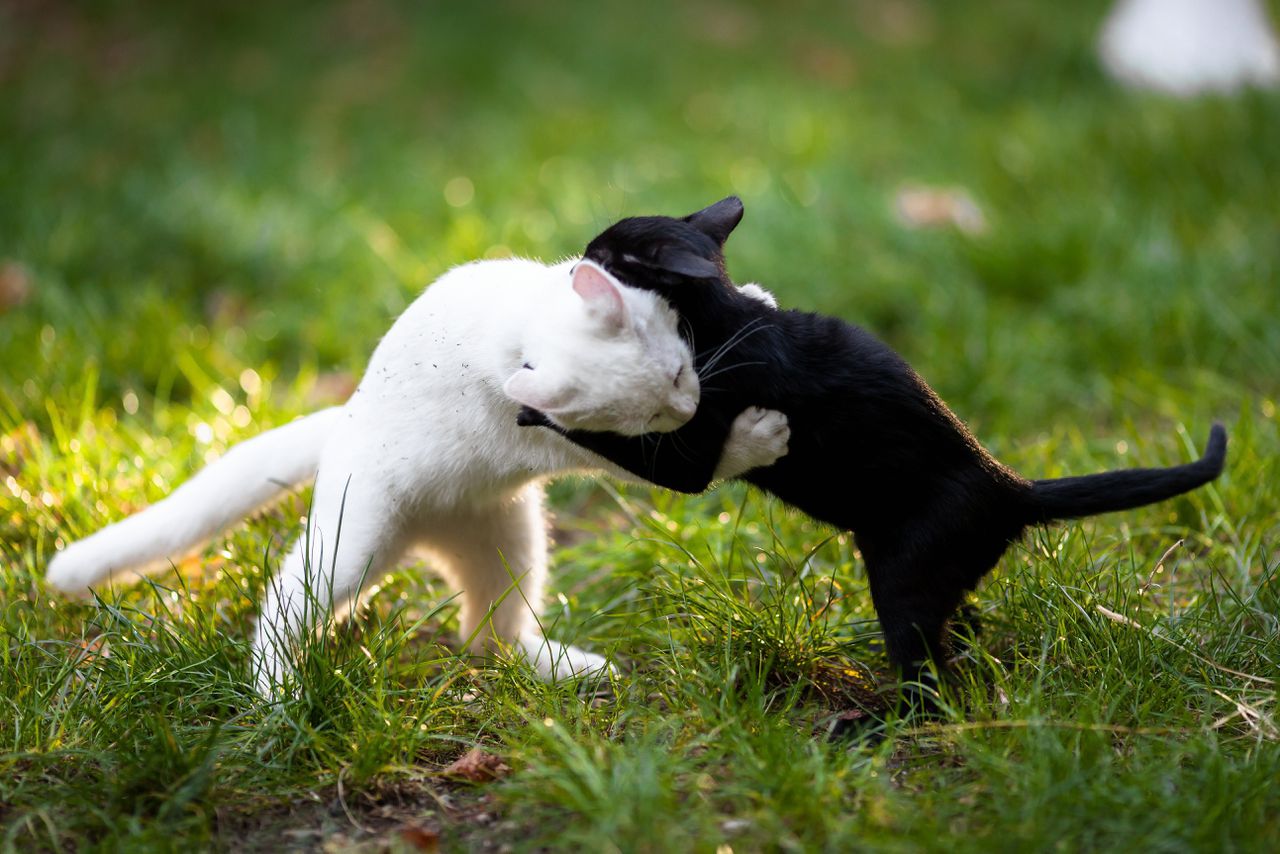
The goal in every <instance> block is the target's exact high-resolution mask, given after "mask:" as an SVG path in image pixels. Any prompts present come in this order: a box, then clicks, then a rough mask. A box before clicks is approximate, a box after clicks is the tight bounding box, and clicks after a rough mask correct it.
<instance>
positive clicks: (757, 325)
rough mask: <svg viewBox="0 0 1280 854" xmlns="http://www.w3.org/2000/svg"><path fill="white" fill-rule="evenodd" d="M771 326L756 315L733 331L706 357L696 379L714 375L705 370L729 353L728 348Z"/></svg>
mask: <svg viewBox="0 0 1280 854" xmlns="http://www.w3.org/2000/svg"><path fill="white" fill-rule="evenodd" d="M772 328H773V324H772V323H766V322H765V319H764V318H762V317H757V318H755V319H754V320H752V321H751V322H750V323H748V324H746V325H745V326H743V327H742V328H741V329H739V330H738V331H737V332H735V333H733V335H731V336H729V338H728V339H727V340H726V341H725V342H724V343H723V344H721V345H720V346H719V347H718V348H717V349H716V351H715V352H714V353H713V354H712V355H711V358H709V359H707V361H706V363H705V364H704V365H703V366H702V370H700V371H698V380H699V381H701V380H702V379H703V378H704V377H706V376H714V373H712V374H707V373H706V372H708V371H712V370H713V369H714V368H715V366H716V365H717V364H719V362H720V360H721V359H723V358H724V357H725V356H727V355H728V354H729V351H730V350H732V349H733V348H734V347H737V346H738V345H739V344H741V343H742V342H743V341H745V340H746V339H747V338H748V337H749V336H751V335H754V334H756V333H757V332H763V331H764V330H766V329H772Z"/></svg>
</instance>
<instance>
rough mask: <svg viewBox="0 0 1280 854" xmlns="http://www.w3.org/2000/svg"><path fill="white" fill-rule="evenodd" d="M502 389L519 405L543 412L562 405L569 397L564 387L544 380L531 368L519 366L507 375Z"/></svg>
mask: <svg viewBox="0 0 1280 854" xmlns="http://www.w3.org/2000/svg"><path fill="white" fill-rule="evenodd" d="M502 391H503V392H504V393H505V394H506V395H507V397H509V398H511V399H512V400H514V401H515V402H516V403H518V404H520V405H521V406H531V407H533V408H534V409H540V410H542V411H544V412H545V411H547V410H555V409H558V408H560V407H562V406H564V404H565V402H566V399H567V398H568V397H569V394H568V391H567V390H566V389H564V388H560V387H558V386H557V385H556V384H555V383H551V382H548V381H546V380H544V379H543V378H542V376H541V375H540V374H539V373H538V372H537V371H535V370H533V369H532V368H521V369H520V370H518V371H516V372H515V373H514V374H512V375H511V376H510V377H508V378H507V381H506V382H505V383H503V385H502Z"/></svg>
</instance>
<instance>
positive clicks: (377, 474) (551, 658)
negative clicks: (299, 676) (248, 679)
mask: <svg viewBox="0 0 1280 854" xmlns="http://www.w3.org/2000/svg"><path fill="white" fill-rule="evenodd" d="M766 296H767V295H766ZM760 298H762V299H763V298H764V297H763V296H762V297H760ZM677 320H678V318H677V316H676V314H675V313H674V312H673V311H672V310H671V309H670V308H669V307H668V306H667V304H666V303H665V302H664V301H663V300H662V299H661V298H659V297H657V296H655V295H654V294H653V293H652V292H649V291H642V290H637V289H633V288H629V287H626V286H624V285H622V284H620V283H619V282H618V281H617V280H616V279H613V277H612V276H610V275H609V274H608V273H607V272H605V271H604V270H603V269H602V268H600V267H598V266H596V265H594V264H592V263H591V262H587V261H580V262H577V263H576V264H575V263H574V262H572V261H567V262H563V263H561V264H557V265H555V266H546V265H543V264H540V263H537V262H534V261H525V260H504V261H483V262H476V263H472V264H468V265H465V266H462V267H458V268H456V269H454V270H452V271H450V272H449V273H447V274H446V275H445V276H443V277H442V278H441V279H440V280H438V281H437V282H436V283H435V284H433V285H432V286H431V287H430V288H429V289H428V290H427V291H426V292H425V293H424V294H423V295H422V296H420V297H419V298H418V299H417V300H416V301H415V302H414V303H413V304H412V305H411V306H410V307H409V308H408V309H407V310H406V311H405V312H404V314H403V315H401V317H400V318H399V319H398V320H397V321H396V322H395V324H394V325H393V326H392V327H391V330H390V331H389V332H388V333H387V335H386V337H385V338H383V340H382V342H381V343H380V344H379V345H378V347H377V349H376V350H375V352H374V354H373V357H372V358H371V359H370V361H369V366H368V368H367V370H366V372H365V375H364V378H363V379H362V380H361V382H360V386H359V387H358V388H357V389H356V391H355V393H354V394H353V395H352V397H351V399H350V400H348V401H347V403H346V404H344V405H343V406H339V407H334V408H331V409H326V410H323V411H321V412H317V413H315V414H313V415H310V416H308V417H306V418H302V419H299V420H297V421H294V422H292V423H291V424H287V425H285V426H283V427H279V428H277V429H275V430H269V431H267V432H265V433H263V434H261V435H259V436H257V437H255V438H253V439H249V440H247V441H245V442H242V443H241V444H239V445H237V446H235V447H234V448H232V449H231V450H230V451H228V452H227V453H226V455H224V456H223V457H222V458H221V459H219V460H217V461H216V462H214V463H213V464H211V465H209V466H208V467H206V468H205V469H203V470H202V471H200V472H199V473H198V474H197V475H196V476H195V477H193V478H192V479H191V480H190V481H189V482H188V483H186V484H184V485H183V486H182V487H180V488H179V489H177V490H176V491H175V492H174V493H173V494H172V495H170V496H169V497H168V498H166V499H164V500H163V501H160V502H159V503H157V504H155V505H153V506H152V507H150V508H148V509H146V510H144V511H142V512H140V513H138V514H136V515H134V516H131V517H129V518H127V519H125V520H123V521H121V522H118V523H116V524H114V525H111V526H109V527H107V528H105V529H103V530H101V531H99V532H98V533H96V534H94V535H92V536H90V537H88V538H86V539H84V540H81V541H79V542H75V543H72V544H71V545H69V546H68V547H67V548H66V549H65V550H64V551H62V552H60V553H59V554H58V555H57V556H56V557H55V558H54V559H53V561H52V562H51V563H50V565H49V569H48V573H47V578H48V581H49V583H50V584H52V585H53V586H55V587H57V588H59V589H61V590H64V591H68V592H81V593H84V592H87V591H88V589H89V588H90V587H91V586H93V585H97V584H100V583H103V582H106V581H109V580H121V579H126V578H130V577H134V576H137V575H139V574H142V573H147V572H152V571H155V570H158V569H163V568H165V567H167V566H169V565H170V563H171V562H172V561H175V560H178V559H180V558H182V557H184V556H186V555H188V554H190V553H192V552H194V551H196V550H197V549H198V548H199V547H200V546H201V545H202V544H203V543H205V542H206V541H208V540H209V539H210V538H211V537H213V536H214V535H215V534H217V533H218V532H219V531H220V530H222V529H223V528H224V527H226V526H227V525H228V524H230V523H232V522H235V521H237V520H239V519H242V518H244V517H245V516H247V515H249V514H251V513H253V512H254V511H255V510H258V509H259V508H261V507H263V506H264V505H266V504H267V503H269V502H270V501H272V500H273V499H275V498H277V497H279V496H280V495H281V494H282V493H283V492H285V491H286V490H287V489H289V488H290V487H292V486H295V485H297V484H301V483H304V482H306V481H307V480H309V479H310V478H311V477H313V476H315V479H316V483H315V491H314V497H313V499H312V506H311V512H310V518H309V519H308V520H307V527H306V532H305V533H304V535H303V536H302V537H301V538H300V539H299V541H298V543H297V544H296V545H295V546H294V548H293V550H292V551H291V552H290V553H289V555H288V557H287V558H286V559H285V561H284V564H283V566H282V568H281V569H280V572H279V573H278V575H277V577H276V578H274V579H273V580H272V582H271V584H270V585H269V591H268V594H267V598H266V601H265V602H264V603H263V605H262V610H261V614H260V616H259V620H258V628H257V632H256V636H255V639H254V661H255V667H256V677H257V682H258V687H259V690H260V691H261V692H262V693H263V694H265V695H271V694H273V693H275V692H278V691H279V690H280V688H281V687H282V685H283V684H284V682H285V680H286V678H287V677H288V676H289V675H290V674H291V672H292V660H293V658H292V651H293V647H294V646H295V645H296V640H297V639H298V638H300V637H303V636H304V635H305V634H306V633H308V632H314V631H316V630H317V629H319V628H320V627H322V626H323V625H324V624H325V622H326V621H327V619H328V617H329V615H330V614H331V613H339V614H340V613H342V612H344V611H346V610H348V609H349V608H350V607H351V606H352V605H353V604H354V603H355V601H356V599H357V597H358V596H359V594H360V590H361V588H362V587H363V585H364V581H365V579H374V578H379V577H381V575H382V574H383V573H384V572H385V571H386V570H387V568H389V567H390V566H392V565H394V564H395V563H396V562H397V561H398V560H400V559H401V558H402V557H403V556H404V555H405V554H406V553H415V554H419V555H422V556H424V557H426V558H427V560H428V561H429V562H430V563H431V564H432V565H433V566H434V567H435V568H437V569H438V570H439V571H440V572H441V573H442V574H443V576H444V577H445V578H446V579H447V580H448V581H449V582H450V583H451V585H452V586H453V587H454V588H455V589H457V590H458V591H459V592H460V594H461V597H460V598H461V624H462V626H461V629H462V632H461V634H462V638H463V639H464V641H466V640H468V639H470V642H471V649H472V650H473V651H476V652H491V651H493V650H495V648H499V647H502V646H506V647H509V648H511V649H512V650H513V651H515V652H517V653H518V654H520V655H522V656H524V657H525V658H526V659H527V660H528V661H529V662H530V663H531V664H532V665H533V666H534V667H535V668H536V670H537V671H538V673H539V674H541V675H542V676H544V677H546V678H555V677H556V676H569V675H582V674H586V673H591V672H597V671H600V670H601V669H602V668H604V667H606V664H605V662H604V660H603V659H602V658H600V657H599V656H596V655H593V654H590V653H586V652H583V651H581V650H577V649H574V648H573V647H564V646H561V645H559V644H557V643H555V642H554V641H551V640H549V639H547V638H545V637H543V636H542V633H541V630H540V628H539V625H538V622H537V620H536V619H535V615H536V614H537V613H538V611H539V607H540V604H541V600H542V588H543V582H544V580H545V577H546V551H547V542H546V521H545V519H544V517H543V510H542V481H543V479H545V478H546V477H547V476H548V475H555V474H560V473H565V472H574V471H584V470H599V469H606V470H609V471H611V472H613V473H614V474H617V475H619V476H623V477H630V476H629V475H626V474H625V473H623V472H620V471H618V470H617V469H614V468H613V467H612V465H611V464H609V463H607V462H606V461H604V460H602V459H601V458H599V457H596V456H594V455H593V454H591V453H589V452H586V451H583V450H581V449H579V448H578V447H577V446H575V445H572V444H570V443H569V442H567V441H566V440H564V439H562V438H561V437H560V436H558V435H557V434H555V433H554V432H553V431H550V430H532V429H526V428H521V427H518V426H517V424H516V414H517V411H518V410H519V408H520V406H522V405H525V406H531V407H533V408H535V409H538V410H541V411H542V412H545V413H546V414H547V415H548V416H549V417H550V418H551V419H553V420H554V421H556V422H557V423H558V424H560V425H562V426H564V427H566V428H581V429H588V430H605V431H612V432H617V433H624V434H627V435H638V434H641V433H647V432H661V431H669V430H674V429H675V428H677V427H679V426H681V425H682V424H684V423H685V422H686V421H688V420H689V418H691V417H692V416H693V414H694V411H695V409H696V406H697V402H698V395H699V385H698V378H697V375H696V374H695V372H694V370H693V368H692V359H691V356H690V353H689V349H688V347H687V346H686V345H685V343H684V341H683V340H682V339H681V337H680V335H679V334H678V332H677V329H676V324H677ZM788 436H789V430H788V428H787V422H786V418H785V417H784V416H782V415H781V414H780V413H777V412H767V411H765V410H759V409H749V410H747V411H745V412H743V413H742V414H741V415H740V416H739V417H738V419H737V421H736V422H735V424H734V429H733V432H732V435H731V436H730V439H729V441H728V442H727V443H726V445H725V447H724V450H723V453H722V456H721V461H720V469H718V470H717V475H718V476H720V477H729V476H732V475H736V474H740V473H741V472H743V471H746V470H748V469H751V468H755V467H757V466H763V465H769V464H771V463H773V462H774V461H775V460H776V459H777V458H779V457H780V456H782V455H784V454H785V453H786V450H787V448H786V443H787V439H788Z"/></svg>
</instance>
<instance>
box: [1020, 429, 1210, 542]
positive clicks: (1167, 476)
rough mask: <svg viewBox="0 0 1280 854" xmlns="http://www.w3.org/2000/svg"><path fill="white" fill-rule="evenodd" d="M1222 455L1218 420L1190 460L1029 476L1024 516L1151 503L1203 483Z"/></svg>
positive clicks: (1039, 518)
mask: <svg viewBox="0 0 1280 854" xmlns="http://www.w3.org/2000/svg"><path fill="white" fill-rule="evenodd" d="M1226 459H1227V431H1226V429H1225V428H1224V427H1223V426H1222V424H1220V423H1215V424H1214V425H1213V429H1212V430H1210V431H1209V443H1208V444H1207V445H1206V446H1205V449H1204V456H1202V457H1201V458H1200V459H1198V460H1196V461H1195V462H1194V463H1187V464H1186V465H1181V466H1170V467H1169V468H1163V469H1121V470H1118V471H1108V472H1102V473H1101V474H1089V475H1084V476H1083V477H1063V478H1058V479H1056V480H1033V481H1032V482H1031V491H1030V504H1031V506H1030V508H1029V509H1030V515H1031V517H1032V518H1031V519H1030V520H1029V521H1031V522H1033V523H1035V522H1052V521H1054V520H1055V519H1078V518H1080V517H1082V516H1093V515H1095V514H1098V513H1110V512H1112V511H1115V510H1128V509H1129V508H1131V507H1141V506H1143V505H1144V504H1154V503H1155V502H1157V501H1163V500H1165V499H1166V498H1172V497H1174V496H1175V495H1181V494H1182V493H1184V492H1190V491H1191V490H1193V489H1195V488H1196V487H1198V486H1204V485H1205V484H1206V483H1208V482H1209V481H1211V480H1213V479H1215V478H1216V477H1217V476H1218V475H1220V474H1222V466H1223V464H1224V463H1225V462H1226Z"/></svg>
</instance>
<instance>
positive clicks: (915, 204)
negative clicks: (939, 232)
mask: <svg viewBox="0 0 1280 854" xmlns="http://www.w3.org/2000/svg"><path fill="white" fill-rule="evenodd" d="M894 209H895V210H896V211H897V214H898V219H899V220H900V221H901V222H902V224H903V225H905V226H907V227H908V228H945V227H952V228H958V229H960V230H961V231H963V232H964V233H965V234H984V233H985V232H986V230H987V219H986V217H985V216H983V215H982V209H981V208H979V207H978V203H977V202H975V201H974V200H973V196H971V195H969V193H968V191H967V190H963V189H961V188H959V187H921V186H915V187H903V188H902V189H900V190H898V193H897V195H896V196H895V198H894Z"/></svg>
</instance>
